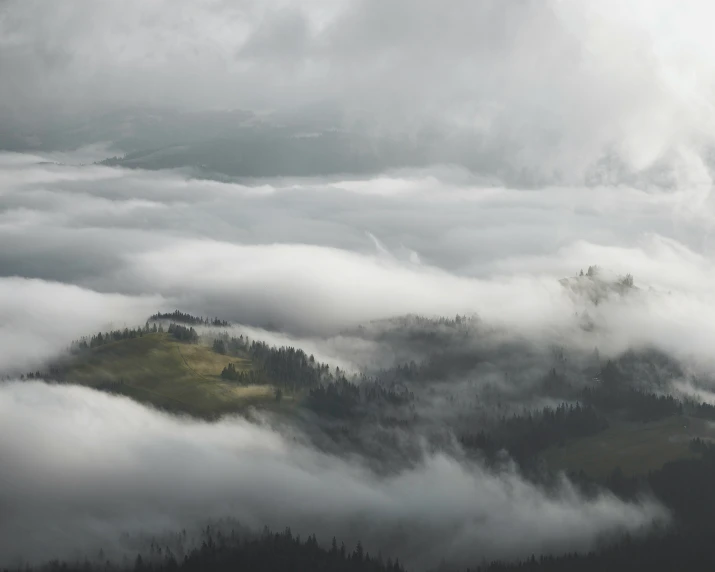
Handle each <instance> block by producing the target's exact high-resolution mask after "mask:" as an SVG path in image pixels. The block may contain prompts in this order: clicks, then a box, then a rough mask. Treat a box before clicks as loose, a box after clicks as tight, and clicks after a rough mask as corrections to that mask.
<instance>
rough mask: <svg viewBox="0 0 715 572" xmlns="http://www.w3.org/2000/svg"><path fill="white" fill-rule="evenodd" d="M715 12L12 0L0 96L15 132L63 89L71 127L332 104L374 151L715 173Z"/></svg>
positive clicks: (340, 122)
mask: <svg viewBox="0 0 715 572" xmlns="http://www.w3.org/2000/svg"><path fill="white" fill-rule="evenodd" d="M711 12H712V9H711V7H710V5H709V4H708V3H707V2H705V1H693V2H691V3H689V5H688V8H687V9H681V8H680V6H679V5H676V3H673V2H671V1H669V0H658V1H654V2H646V1H637V2H631V3H629V6H628V7H627V8H626V9H624V8H623V7H622V6H621V4H620V3H617V2H615V1H613V0H606V1H604V2H599V4H598V6H594V5H593V3H591V2H587V1H586V0H579V1H577V2H568V3H565V2H558V1H555V0H554V1H548V2H537V1H524V2H518V3H516V4H505V3H503V2H500V1H498V0H479V1H476V2H473V1H469V0H459V1H458V2H456V3H455V4H453V5H452V6H451V7H450V9H449V10H447V9H445V8H444V7H442V6H436V5H434V4H433V3H431V2H428V1H425V0H420V1H407V0H400V1H398V2H393V3H391V4H390V6H389V7H387V6H385V5H384V3H382V2H379V1H378V0H351V1H347V0H344V1H340V2H334V1H326V0H313V1H311V2H302V3H300V5H297V4H295V3H290V2H285V1H283V0H271V1H268V2H267V1H264V2H256V1H255V0H243V1H240V2H223V1H216V0H201V1H199V2H189V1H186V0H181V1H180V2H178V3H177V2H173V1H172V2H169V1H168V0H161V1H157V2H151V3H146V2H140V1H139V0H129V1H127V2H122V3H121V4H119V3H115V2H102V3H96V2H90V1H87V0H72V1H71V2H63V3H62V4H61V5H59V4H57V5H52V6H46V5H45V4H44V3H39V2H37V1H35V0H11V1H6V2H5V3H4V4H3V8H2V18H0V37H2V38H3V39H2V44H0V48H1V50H0V53H1V54H2V56H0V70H2V73H3V77H6V78H10V81H6V82H3V85H2V88H1V89H2V91H0V96H1V99H2V101H3V102H4V104H5V105H4V107H5V109H6V111H5V112H4V113H3V116H4V117H7V121H8V125H10V126H12V125H15V124H16V123H18V122H19V124H20V125H23V121H24V123H25V124H26V123H33V124H34V126H33V127H32V128H31V129H29V130H28V129H19V128H18V129H14V130H13V129H12V128H11V129H9V130H8V135H7V137H9V138H10V141H14V140H16V139H22V138H23V137H26V138H28V141H29V140H34V139H33V138H35V139H37V138H38V137H39V138H40V139H43V136H42V132H43V125H42V123H43V122H49V121H52V122H53V123H54V122H55V121H58V118H57V117H54V118H53V117H52V115H53V114H51V113H50V112H49V110H50V109H52V110H62V109H65V110H68V111H70V110H71V111H73V112H79V113H80V114H81V118H80V119H77V120H74V121H71V122H70V123H69V124H70V125H71V126H72V128H71V129H67V128H65V129H64V131H65V132H66V133H68V135H67V137H70V136H71V137H74V136H75V135H76V134H77V133H79V132H85V131H83V130H85V129H87V124H88V122H89V123H91V121H90V118H91V117H93V113H98V114H100V115H102V118H101V120H100V121H99V123H102V122H105V123H106V122H107V121H111V117H110V116H109V115H108V114H107V113H108V112H110V111H115V110H116V109H118V108H124V107H126V106H132V107H134V108H138V109H144V110H147V109H150V108H154V109H157V108H158V109H171V108H174V107H177V106H178V107H180V108H182V109H188V110H194V111H204V110H215V109H236V108H242V109H250V110H253V111H257V112H265V111H272V112H275V113H276V114H277V115H276V116H275V117H276V121H278V122H281V123H282V122H285V120H286V118H290V121H289V122H291V123H295V124H300V125H302V127H303V131H307V132H319V131H321V130H322V129H323V128H324V127H325V125H326V121H327V124H329V125H331V124H332V126H333V127H338V128H340V129H345V130H347V131H348V132H349V133H351V134H352V135H354V136H355V137H356V138H355V139H353V141H354V142H357V141H362V139H360V137H358V135H364V136H366V137H367V139H366V141H367V143H366V144H365V148H364V151H369V150H370V148H371V146H374V148H375V149H379V148H380V146H381V145H383V144H385V141H386V140H385V139H383V136H384V137H387V138H388V139H390V138H394V139H395V140H396V141H399V142H400V143H399V145H398V146H397V148H396V149H392V151H391V153H394V155H395V156H394V158H393V159H389V160H388V162H389V161H393V163H395V164H393V165H392V166H396V164H397V163H399V164H401V165H413V166H414V165H424V164H435V163H456V164H462V165H465V166H467V167H468V168H470V169H472V170H473V171H475V172H481V173H489V174H492V175H495V176H499V177H502V178H505V179H508V180H510V181H519V180H521V181H529V182H530V183H531V184H534V183H537V184H543V183H544V182H549V181H552V182H559V183H563V182H583V181H584V180H585V179H588V180H594V179H595V180H603V181H611V180H624V179H626V180H627V179H628V178H629V177H631V178H632V176H633V175H634V174H635V173H640V176H641V177H642V178H645V180H646V181H649V182H650V183H657V184H665V185H669V186H679V185H681V184H685V183H695V182H698V183H703V182H705V183H707V184H709V180H710V175H709V172H710V170H711V167H709V165H710V162H709V161H710V160H709V154H710V151H709V149H710V148H711V147H712V143H713V140H712V136H711V135H709V133H712V132H713V129H712V127H713V122H714V121H715V114H714V113H713V106H712V103H711V100H712V98H711V97H710V95H709V94H711V93H712V90H713V87H714V86H715V73H714V72H715V68H713V64H712V61H713V58H712V55H713V53H714V52H715V45H714V44H713V42H712V38H711V34H710V32H709V30H708V29H707V27H706V26H703V25H702V22H705V21H708V15H712V14H711ZM57 22H63V25H62V26H59V27H58V26H57V25H56V24H57ZM187 77H191V78H192V81H190V82H187V81H186V78H187ZM326 116H327V119H326ZM18 118H19V119H18ZM184 119H185V118H184ZM184 119H180V118H177V117H174V118H173V119H171V120H169V121H170V122H171V123H178V122H180V121H183V120H184ZM120 123H121V122H120ZM59 125H60V126H65V127H66V124H63V123H61V122H60V123H59ZM124 127H125V128H126V129H125V131H126V130H127V129H128V130H130V131H131V130H132V129H134V130H136V127H134V128H132V127H130V123H127V124H126V125H124ZM91 132H92V130H91V129H89V130H88V131H86V132H85V135H86V138H87V137H88V138H89V139H92V136H91ZM70 133H71V134H72V135H69V134H70ZM47 138H50V139H53V140H56V135H54V134H52V135H47ZM101 140H102V141H104V140H105V139H101ZM95 142H97V141H96V140H84V141H83V142H82V143H80V144H88V143H95ZM181 143H186V141H183V142H181V141H179V142H177V141H174V144H181ZM227 144H228V143H227ZM360 145H362V143H360ZM358 162H359V161H358ZM355 165H357V163H354V166H355ZM324 168H326V169H328V170H331V169H332V167H330V166H324ZM331 172H332V170H331Z"/></svg>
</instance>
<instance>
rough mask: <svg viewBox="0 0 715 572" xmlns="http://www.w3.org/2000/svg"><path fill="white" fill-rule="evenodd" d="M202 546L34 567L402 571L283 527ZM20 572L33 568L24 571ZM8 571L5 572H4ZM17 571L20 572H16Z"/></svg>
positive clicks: (53, 570) (152, 571)
mask: <svg viewBox="0 0 715 572" xmlns="http://www.w3.org/2000/svg"><path fill="white" fill-rule="evenodd" d="M203 537H204V539H203V542H202V543H201V546H199V547H197V548H195V549H193V550H191V551H189V552H188V553H187V554H185V555H184V556H183V557H181V556H180V555H177V554H175V553H174V551H172V549H171V547H170V546H164V547H162V546H159V545H156V544H154V543H152V545H151V550H150V552H149V553H148V554H144V555H141V554H139V555H137V557H136V559H135V560H134V563H133V565H128V566H120V565H116V564H112V563H111V562H109V561H105V562H101V563H90V562H88V561H87V562H82V563H67V562H58V561H55V562H51V563H49V564H47V565H45V566H42V567H40V568H37V570H41V571H43V572H80V571H81V572H94V571H98V570H103V571H107V570H116V571H119V570H126V571H130V570H132V571H134V572H169V571H171V572H178V571H185V572H206V571H210V572H224V571H226V572H229V571H230V572H234V571H236V570H250V571H251V572H321V571H324V572H328V571H331V572H404V568H403V567H402V565H401V564H400V562H399V560H392V559H390V558H387V559H383V558H382V557H381V556H379V555H378V556H376V557H375V556H372V555H370V554H369V553H368V552H366V551H365V550H364V549H363V547H362V544H361V543H360V542H358V543H357V546H356V547H355V548H354V549H353V550H352V551H349V550H348V549H347V548H346V547H345V545H344V544H343V543H341V544H340V545H338V543H337V540H336V539H335V538H333V540H332V543H331V546H330V548H323V547H322V546H320V545H319V544H318V540H317V538H316V537H315V535H311V536H308V538H306V539H305V540H301V538H300V536H294V535H293V534H292V533H291V530H290V529H289V528H287V529H286V530H285V531H284V532H282V533H273V532H271V531H270V530H269V529H267V528H266V529H264V531H263V533H262V534H261V535H258V536H256V535H249V536H248V537H242V536H240V535H237V534H235V533H234V532H232V533H230V534H222V533H221V532H218V533H215V532H213V531H211V529H210V527H207V528H206V530H205V531H204V534H203ZM22 570H23V571H26V572H31V571H32V570H33V569H32V568H29V567H23V568H22ZM6 572H10V571H6ZM18 572H19V571H18Z"/></svg>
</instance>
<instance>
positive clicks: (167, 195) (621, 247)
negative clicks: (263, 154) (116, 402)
mask: <svg viewBox="0 0 715 572" xmlns="http://www.w3.org/2000/svg"><path fill="white" fill-rule="evenodd" d="M0 179H1V180H2V191H1V194H0V269H2V272H3V273H4V275H5V276H6V277H13V276H16V277H18V276H19V277H26V278H31V279H33V280H35V282H32V283H31V284H33V285H34V286H33V287H32V288H27V289H23V288H22V287H21V286H18V288H17V289H16V290H17V293H18V294H17V295H18V296H21V297H19V298H18V303H20V304H23V303H24V304H35V302H33V301H31V300H37V305H38V306H37V307H38V308H39V307H42V304H45V305H49V306H52V308H53V309H51V310H48V312H50V313H49V314H48V315H52V316H55V314H52V312H57V311H60V310H57V309H56V308H58V306H57V305H55V304H54V303H53V293H52V292H53V288H59V290H60V291H62V292H72V293H74V294H73V296H75V298H73V301H71V303H68V304H61V305H60V306H59V308H61V309H62V310H61V311H62V312H64V311H67V312H68V314H67V315H68V316H69V315H74V314H72V312H75V310H74V308H77V307H79V306H82V305H86V307H87V308H92V307H94V305H96V304H97V303H99V302H98V301H99V300H101V299H103V298H101V296H109V298H107V300H114V301H117V302H116V303H119V301H120V300H124V302H126V304H134V303H136V305H135V310H133V311H132V312H127V311H125V310H124V309H122V310H120V311H119V312H118V314H121V316H122V319H123V321H125V322H128V321H132V320H135V321H138V322H141V321H142V320H143V319H144V318H145V316H146V314H148V313H151V312H152V311H154V308H155V309H173V308H174V307H178V308H181V309H182V310H184V311H189V312H193V313H196V314H202V315H210V316H220V317H221V318H224V319H229V320H232V321H234V322H236V323H239V324H243V325H246V326H253V327H259V328H263V329H271V330H275V331H283V332H286V333H288V334H290V335H291V336H292V337H291V339H292V340H293V341H294V343H295V344H296V345H301V342H300V340H301V339H303V338H310V339H312V340H314V341H313V342H310V341H309V342H308V343H313V344H314V347H315V349H316V351H318V349H319V348H318V347H317V346H315V343H317V342H315V340H317V339H320V338H325V337H328V338H331V339H332V338H334V336H336V335H338V334H339V333H340V332H341V331H343V330H344V329H349V328H353V327H355V326H356V325H358V324H360V323H365V322H368V321H370V320H379V319H384V318H390V317H394V316H398V315H402V314H406V313H419V314H425V315H454V314H457V313H459V314H467V315H472V314H477V315H478V316H480V318H482V319H483V320H484V321H485V322H486V323H487V324H489V325H493V326H499V327H504V328H507V329H511V330H513V331H515V332H518V333H519V335H523V336H527V337H532V338H533V339H539V340H542V341H543V343H544V344H551V343H555V344H561V345H569V344H570V345H575V346H577V347H578V348H580V349H582V350H583V349H587V350H588V351H592V350H593V348H594V347H598V348H599V349H600V350H601V351H602V352H604V354H605V355H608V354H613V353H617V352H620V351H623V350H625V349H627V348H628V347H634V346H639V347H640V346H647V345H656V346H657V347H659V348H661V349H663V350H665V351H668V352H675V353H677V354H678V356H679V357H681V358H683V359H689V360H690V359H694V360H696V361H699V362H703V364H704V365H707V366H708V367H711V364H710V357H709V356H710V351H709V346H708V340H709V339H711V338H712V335H713V331H712V329H713V326H712V324H714V323H715V319H713V318H714V316H712V311H711V308H712V307H713V302H715V300H713V295H712V292H713V284H714V283H715V271H714V270H713V265H712V262H711V258H710V256H711V252H712V246H711V244H710V243H711V240H710V236H711V229H712V228H713V222H715V211H714V210H713V205H712V201H711V199H710V196H709V194H702V193H699V192H698V191H697V190H692V189H688V188H685V189H683V190H679V191H673V192H668V193H662V192H659V193H648V192H644V191H641V190H637V189H633V188H628V187H618V188H615V187H604V188H599V189H587V188H578V187H574V188H569V189H563V188H553V189H546V190H543V191H538V192H535V191H526V190H519V189H513V188H505V187H500V186H485V185H484V184H480V183H479V182H478V181H476V180H474V179H473V178H470V177H469V176H468V175H465V174H464V172H462V171H459V170H450V169H443V170H441V171H440V170H437V171H436V172H435V173H432V174H427V173H425V172H422V171H415V172H395V173H387V174H385V175H383V176H381V177H378V178H369V179H355V178H353V179H349V178H348V179H344V178H343V179H283V180H263V181H261V182H259V183H256V184H251V185H248V184H240V183H230V182H217V181H207V180H200V179H194V178H190V177H187V176H186V175H185V174H181V173H179V172H174V171H167V172H146V171H129V170H123V169H117V168H110V167H99V166H84V167H82V166H72V165H57V164H51V163H42V162H41V158H39V157H33V156H29V155H17V154H6V155H2V156H1V158H0ZM591 264H598V265H600V266H602V267H603V268H604V272H606V274H605V276H607V277H608V276H611V277H612V278H614V279H615V278H616V277H617V276H619V275H625V274H626V273H632V274H633V275H635V278H636V285H637V286H640V287H641V289H640V290H638V291H636V292H633V293H632V294H631V295H629V296H625V297H624V296H621V295H619V294H617V293H613V292H611V293H610V294H609V295H608V296H607V297H606V298H605V299H604V300H602V301H601V303H599V305H598V306H594V305H593V304H592V303H591V302H590V301H589V300H588V296H586V295H585V294H584V295H582V294H578V293H575V294H574V293H570V294H569V293H568V292H567V291H566V290H565V289H564V288H563V287H562V286H561V285H560V284H559V283H558V280H559V279H560V278H563V277H565V276H572V275H574V274H575V273H577V272H578V271H579V270H580V269H586V268H587V267H588V266H589V265H591ZM609 279H611V278H609ZM13 280H16V281H17V280H19V279H18V278H13ZM39 281H42V282H39ZM57 282H61V283H64V284H72V285H75V286H78V287H80V288H81V289H79V290H78V289H74V290H73V289H64V290H63V288H65V287H64V286H60V285H59V284H57V285H53V284H55V283H57ZM16 283H17V284H24V283H23V282H21V281H20V282H16ZM82 293H86V296H87V302H86V304H85V302H83V301H81V297H82V295H83V294H82ZM96 293H101V296H100V294H96ZM12 295H14V292H13V293H12V294H9V296H8V297H7V298H5V303H6V304H9V305H10V306H14V305H15V304H16V302H15V301H14V300H13V298H12ZM115 295H120V297H119V298H117V297H116V296H115ZM98 296H100V297H98ZM122 296H123V297H122ZM22 300H26V301H25V302H22ZM124 302H122V304H123V303H124ZM111 303H112V304H113V303H115V302H111ZM120 306H121V304H120ZM19 307H20V306H18V308H19ZM151 307H153V308H151ZM122 308H123V306H122ZM150 308H151V309H150ZM82 311H84V310H82ZM584 313H587V314H588V316H589V319H590V320H591V321H592V322H593V323H594V324H596V326H597V328H595V330H594V331H592V332H584V331H583V330H582V329H581V327H580V326H581V324H582V323H583V315H584ZM110 314H111V312H108V313H107V314H106V318H105V317H104V315H102V314H101V312H99V313H95V314H94V315H96V316H97V317H99V316H102V319H101V320H99V319H98V320H94V321H91V322H86V324H87V326H88V327H90V326H91V327H90V328H89V329H92V330H93V329H96V328H97V327H99V322H103V321H104V322H106V321H107V320H108V319H112V318H111V317H110ZM78 315H80V314H78ZM129 318H131V320H129ZM59 319H60V317H59V316H58V317H57V318H54V317H53V318H52V320H54V321H56V320H59ZM14 323H18V324H19V326H17V327H19V328H24V327H28V328H33V327H35V326H33V325H32V324H31V321H30V320H29V319H28V320H25V321H22V320H15V322H14ZM56 323H58V324H59V322H57V321H56ZM57 328H58V329H62V328H64V327H60V326H59V325H58V326H57ZM87 329H88V328H85V326H84V323H82V322H81V321H76V322H75V323H74V325H73V326H72V328H64V331H65V332H66V337H67V338H69V336H70V335H71V336H76V335H81V334H84V333H88V332H87V331H86V330H87ZM13 331H15V330H13ZM12 335H13V334H9V333H8V336H12ZM15 337H17V338H18V339H19V337H21V336H17V335H16V336H15ZM69 341H70V340H69V339H64V340H63V342H62V343H64V344H67V343H69ZM340 343H341V342H340V341H339V340H338V341H329V342H326V343H323V346H324V348H325V350H326V351H325V352H323V353H324V354H327V355H332V357H334V358H336V359H341V360H342V363H353V365H356V366H359V365H360V364H363V363H365V361H366V359H367V358H366V357H365V355H364V354H363V355H362V357H361V355H359V354H360V353H361V352H357V353H356V354H354V355H351V350H350V348H349V347H347V345H346V344H343V345H344V347H345V349H344V351H342V352H341V353H342V355H336V352H335V351H334V350H335V348H336V347H337V346H339V345H340ZM336 344H337V345H336ZM55 345H56V344H55ZM328 346H330V347H332V348H333V349H332V350H331V349H330V347H328ZM8 347H10V346H8ZM363 349H365V348H363ZM361 351H362V350H361ZM319 353H320V352H319ZM353 353H354V352H353ZM28 355H30V354H28ZM43 355H44V354H43ZM6 359H7V360H10V361H12V360H13V358H12V352H10V353H8V356H7V357H6ZM16 361H17V360H16ZM19 361H21V362H22V364H23V365H24V364H26V362H27V360H24V359H23V360H19ZM5 365H6V368H7V367H9V366H13V365H17V364H12V363H6V364H5Z"/></svg>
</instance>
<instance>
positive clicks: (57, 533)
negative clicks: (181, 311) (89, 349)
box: [0, 382, 668, 570]
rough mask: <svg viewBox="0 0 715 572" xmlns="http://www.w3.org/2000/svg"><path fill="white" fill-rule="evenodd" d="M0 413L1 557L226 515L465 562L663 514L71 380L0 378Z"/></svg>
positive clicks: (419, 558)
mask: <svg viewBox="0 0 715 572" xmlns="http://www.w3.org/2000/svg"><path fill="white" fill-rule="evenodd" d="M0 420H1V421H0V425H1V426H0V455H1V456H2V458H3V463H2V466H1V467H0V480H2V483H3V486H2V489H0V505H1V506H2V507H3V510H2V517H0V532H2V534H0V538H2V540H1V541H0V554H2V560H0V562H1V563H2V564H3V565H11V564H14V563H17V562H19V561H24V562H30V561H34V562H41V561H43V560H45V559H49V558H54V557H72V556H74V555H77V554H82V555H88V556H89V557H90V558H91V557H94V556H95V555H96V554H97V553H98V552H99V550H100V549H103V550H104V551H105V553H106V554H108V555H115V557H116V555H121V554H123V547H122V546H121V544H120V543H119V540H118V539H120V537H121V535H122V534H131V535H138V534H140V533H141V534H149V535H150V534H156V535H159V534H162V533H166V532H172V531H178V530H181V528H183V527H191V526H192V525H195V523H196V522H200V521H204V520H208V519H219V518H226V517H231V518H233V519H237V520H238V521H239V522H240V523H241V524H243V525H244V526H250V527H257V528H262V527H263V525H269V526H273V527H276V528H278V529H282V528H283V527H285V526H290V527H291V528H292V530H293V531H294V532H296V533H302V534H304V535H307V534H311V533H313V532H314V533H316V534H317V535H318V537H319V538H320V539H321V541H322V542H324V543H329V542H330V538H332V536H336V537H338V538H340V539H341V540H343V541H345V542H346V543H349V542H351V541H352V542H355V541H357V540H358V539H360V540H362V542H363V543H364V545H365V547H366V549H367V550H370V551H371V552H372V553H374V554H376V553H377V552H378V551H382V553H383V554H384V555H386V556H387V555H388V554H393V553H394V554H397V555H399V556H400V558H401V559H404V560H405V561H406V563H408V564H409V565H410V566H411V569H415V570H421V569H427V568H429V567H431V566H434V565H436V564H438V563H439V561H440V560H441V559H442V558H444V555H445V554H448V555H450V560H451V561H453V562H454V563H458V564H460V565H467V564H471V563H474V562H475V561H479V560H480V559H481V558H482V557H486V558H495V557H500V556H507V555H508V556H514V555H516V554H519V555H530V554H531V553H533V552H537V553H539V552H542V551H550V550H557V551H564V550H570V549H580V550H583V549H586V548H588V547H591V546H594V543H595V542H597V540H598V539H599V538H600V537H603V536H604V535H607V534H609V533H613V532H614V531H617V530H619V531H631V532H638V531H641V530H644V529H646V528H647V527H649V526H650V525H651V524H652V523H654V522H659V523H664V522H667V518H668V515H667V513H666V511H665V510H664V509H663V508H661V507H660V506H659V505H657V504H656V503H654V502H652V501H649V500H645V499H644V500H643V501H641V502H640V503H638V504H629V503H624V502H622V501H619V500H617V499H616V498H615V497H613V496H611V495H610V494H608V493H602V494H599V495H598V496H596V497H594V498H584V497H583V496H581V495H580V494H579V493H577V492H576V491H575V490H574V489H573V488H572V487H571V486H570V485H569V483H568V482H567V481H563V482H562V484H561V485H560V486H559V487H558V489H557V490H554V491H545V490H543V489H541V488H539V487H537V486H535V485H533V484H531V483H529V482H528V481H526V480H524V479H523V478H522V477H521V476H519V474H518V473H517V472H516V470H515V469H513V468H505V469H502V470H501V471H498V472H493V471H491V470H487V469H485V468H483V467H480V466H479V465H477V464H473V463H467V462H466V461H465V460H460V459H456V458H451V457H449V456H446V455H442V454H436V455H425V457H424V459H423V460H422V462H421V463H420V464H419V466H417V467H416V468H414V469H412V470H405V471H402V472H399V473H397V474H393V475H390V476H377V475H375V474H374V473H372V472H371V471H370V470H369V469H367V468H365V466H364V464H363V463H362V462H361V460H360V459H354V460H352V461H351V462H347V461H345V460H342V459H339V458H336V457H332V456H328V455H325V454H322V453H319V452H317V451H315V450H312V449H311V448H309V447H306V446H304V445H301V444H299V443H295V442H293V438H294V437H295V436H292V435H290V434H287V435H282V434H280V433H278V432H277V431H276V430H274V429H271V428H270V427H268V426H260V425H256V424H253V423H250V422H249V421H247V420H245V419H242V418H227V419H224V420H222V421H220V422H219V423H214V424H208V423H198V422H195V421H189V420H186V419H180V418H176V417H171V416H168V415H165V414H161V413H158V412H156V411H152V410H150V409H147V408H145V407H143V406H141V405H138V404H136V403H134V402H132V401H130V400H128V399H126V398H120V397H115V396H110V395H106V394H101V393H98V392H95V391H92V390H90V389H85V388H80V387H61V386H53V385H47V384H44V383H42V382H25V383H17V382H11V383H3V384H2V385H0ZM425 490H429V491H430V494H429V495H425V494H424V491H425ZM124 550H126V547H124Z"/></svg>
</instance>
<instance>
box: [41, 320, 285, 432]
mask: <svg viewBox="0 0 715 572" xmlns="http://www.w3.org/2000/svg"><path fill="white" fill-rule="evenodd" d="M229 363H232V364H234V366H235V367H236V369H237V370H239V371H250V370H251V369H252V368H253V364H252V362H251V361H250V359H247V358H241V357H234V356H228V355H222V354H220V353H217V352H215V351H213V349H212V348H211V347H209V346H207V345H204V344H201V343H198V344H196V343H187V342H182V341H179V340H177V339H175V338H174V337H173V336H171V335H170V334H168V333H163V332H161V333H148V334H144V335H143V336H141V337H135V338H129V339H122V340H117V341H113V342H110V343H107V344H104V345H101V346H99V347H94V348H89V349H87V350H85V351H83V352H79V353H75V354H74V355H72V356H70V357H69V358H67V359H66V360H65V361H63V362H62V363H61V364H58V365H57V366H56V368H55V373H54V375H53V377H55V378H56V379H57V380H58V381H60V382H67V383H76V384H80V385H85V386H89V387H94V388H97V389H102V390H108V391H112V392H114V393H119V394H123V395H126V396H128V397H131V398H133V399H136V400H137V401H140V402H143V403H148V404H151V405H153V406H155V407H158V408H161V409H166V410H169V411H173V412H180V413H188V414H191V415H195V416H200V417H205V418H213V417H216V416H218V415H221V414H224V413H231V412H239V411H242V410H245V408H246V407H248V406H250V405H259V404H260V405H273V404H275V388H274V387H273V386H272V385H270V384H261V385H239V384H236V383H232V382H230V381H226V380H224V379H222V378H221V371H222V370H223V369H224V367H226V366H227V365H228V364H229ZM284 399H285V400H286V401H288V402H290V401H292V396H290V395H285V397H284ZM282 401H283V400H282Z"/></svg>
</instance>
